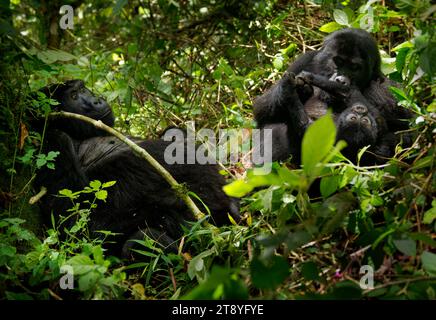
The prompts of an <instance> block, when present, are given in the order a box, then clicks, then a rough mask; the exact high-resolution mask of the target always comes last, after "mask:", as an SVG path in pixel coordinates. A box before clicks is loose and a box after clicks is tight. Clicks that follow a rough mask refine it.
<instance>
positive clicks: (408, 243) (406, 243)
mask: <svg viewBox="0 0 436 320" xmlns="http://www.w3.org/2000/svg"><path fill="white" fill-rule="evenodd" d="M393 242H394V245H395V247H397V249H398V250H400V251H401V252H402V253H404V254H405V255H407V256H412V257H414V256H416V241H414V240H412V239H399V240H393Z"/></svg>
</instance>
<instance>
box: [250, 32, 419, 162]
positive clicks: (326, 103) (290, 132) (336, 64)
mask: <svg viewBox="0 0 436 320" xmlns="http://www.w3.org/2000/svg"><path fill="white" fill-rule="evenodd" d="M380 63H381V58H380V54H379V51H378V48H377V43H376V42H375V41H374V39H373V38H372V37H371V35H370V34H369V33H367V32H366V31H364V30H359V29H343V30H339V31H336V32H334V33H332V34H331V35H329V36H328V37H326V39H325V41H324V44H323V46H322V48H321V49H320V50H317V51H311V52H308V53H306V54H304V55H302V56H301V57H299V58H298V59H297V60H296V61H295V62H294V63H293V64H291V65H290V66H289V68H288V69H287V71H286V72H285V74H284V75H283V77H282V79H280V80H279V81H278V82H277V83H276V84H274V85H273V86H272V87H271V88H270V89H269V90H267V91H266V92H265V93H264V94H263V95H261V96H260V97H258V98H257V99H256V100H255V101H254V106H253V107H254V118H255V120H256V122H257V126H258V127H259V128H260V129H271V130H272V138H273V142H272V143H273V145H272V150H273V155H272V158H273V159H272V160H273V161H276V160H285V159H287V158H289V156H291V155H292V157H293V161H294V162H296V163H299V162H300V157H301V154H300V150H301V148H300V147H301V141H302V137H303V135H304V132H305V130H306V128H307V127H308V125H310V123H311V122H312V121H313V120H316V119H317V118H318V117H319V116H320V115H322V114H323V113H325V112H326V110H327V107H332V108H333V113H334V114H335V115H339V114H340V113H341V112H343V111H344V110H346V109H347V108H348V107H351V106H352V103H351V102H350V101H349V100H348V99H347V98H346V97H345V98H344V96H343V94H342V93H343V92H342V89H341V86H340V85H341V84H342V85H345V84H346V85H348V86H349V87H350V88H353V89H352V92H354V93H356V94H357V93H358V95H357V96H359V99H358V100H360V104H361V105H364V106H365V108H366V109H368V110H371V113H378V114H379V116H380V118H383V121H384V122H385V125H386V130H387V131H386V132H389V133H390V135H389V137H390V138H392V135H391V134H393V133H394V132H395V131H398V130H404V129H407V128H408V121H404V119H410V118H411V117H412V114H411V112H410V111H409V110H407V109H405V108H403V107H400V106H398V105H397V103H396V101H395V99H394V97H393V96H392V94H391V93H390V92H389V87H390V86H392V85H395V83H393V82H391V81H390V80H388V79H387V78H386V77H385V76H383V74H382V73H381V70H380ZM308 74H310V75H312V80H313V78H314V79H315V80H321V81H320V82H318V85H317V84H316V83H313V82H312V83H310V81H309V82H308V81H299V80H300V79H301V78H303V80H304V78H306V76H307V75H308ZM295 77H296V78H295ZM341 82H342V83H341ZM335 83H337V85H336V84H335ZM319 84H321V85H322V86H323V87H322V88H321V87H320V86H319ZM326 91H327V92H326ZM348 92H349V91H348ZM365 121H366V120H365ZM337 127H338V131H339V135H338V138H339V137H340V136H341V134H340V133H341V132H340V131H341V126H338V122H337ZM362 132H365V131H362ZM362 132H360V133H362ZM386 132H384V131H381V132H380V134H384V133H386ZM354 134H356V135H358V134H359V133H357V132H356V133H353V132H350V131H347V137H348V138H349V140H353V138H355V137H353V135H354ZM350 135H351V136H350ZM359 140H360V141H361V142H363V145H365V144H371V143H374V141H373V139H371V137H370V136H369V135H368V136H367V137H365V136H363V137H360V138H359ZM396 140H397V141H399V140H400V139H396ZM262 143H267V142H262ZM359 144H360V143H359ZM385 146H386V145H383V146H380V147H381V148H378V146H376V145H373V149H374V150H377V149H380V150H384V151H385V152H384V154H382V155H380V156H381V157H380V158H385V157H386V155H392V152H393V151H394V147H395V143H394V142H390V143H389V147H388V149H389V150H386V148H385ZM261 148H263V147H262V146H261ZM352 149H353V148H350V147H348V154H349V157H350V158H351V160H353V161H354V160H355V159H354V158H355V156H356V153H357V151H356V150H355V148H354V150H352Z"/></svg>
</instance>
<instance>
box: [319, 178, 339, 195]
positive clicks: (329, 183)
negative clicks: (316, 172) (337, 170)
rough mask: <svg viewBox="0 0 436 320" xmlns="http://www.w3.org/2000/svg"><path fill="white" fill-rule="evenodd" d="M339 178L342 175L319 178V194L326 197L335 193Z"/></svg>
mask: <svg viewBox="0 0 436 320" xmlns="http://www.w3.org/2000/svg"><path fill="white" fill-rule="evenodd" d="M341 178H342V177H340V176H337V175H333V176H327V177H323V178H321V183H320V190H321V195H322V196H323V197H324V198H327V197H328V196H330V195H332V194H333V193H335V192H336V190H338V188H339V183H340V181H341Z"/></svg>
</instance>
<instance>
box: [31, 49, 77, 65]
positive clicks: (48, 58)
mask: <svg viewBox="0 0 436 320" xmlns="http://www.w3.org/2000/svg"><path fill="white" fill-rule="evenodd" d="M36 56H37V57H38V58H39V59H40V60H42V61H43V62H44V63H46V64H52V63H54V62H56V61H69V60H74V59H77V57H76V56H74V55H72V54H71V53H68V52H65V51H62V50H45V51H39V52H38V53H37V54H36Z"/></svg>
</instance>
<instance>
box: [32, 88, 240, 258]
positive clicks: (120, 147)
mask: <svg viewBox="0 0 436 320" xmlns="http://www.w3.org/2000/svg"><path fill="white" fill-rule="evenodd" d="M42 91H43V92H45V93H46V95H47V96H50V97H52V98H53V99H56V100H57V101H59V102H60V104H59V105H58V106H57V110H58V111H69V112H73V113H77V114H81V115H85V116H88V117H91V118H93V119H95V120H101V121H102V122H103V123H105V124H106V125H108V126H113V124H114V116H113V113H112V110H111V108H110V106H109V105H108V104H107V103H106V102H105V101H104V100H103V99H101V98H98V97H96V96H95V95H94V94H93V93H92V92H91V91H89V90H88V89H87V88H86V87H85V86H84V84H83V82H82V81H80V80H72V81H67V82H66V83H65V84H57V85H53V86H50V87H48V88H44V89H43V90H42ZM46 133H47V134H46V139H45V141H44V148H45V152H48V151H51V150H54V151H60V154H59V156H58V157H57V158H56V163H55V169H54V170H51V169H49V168H47V167H44V168H43V169H41V171H40V172H39V173H38V176H37V179H36V186H37V187H41V186H45V187H47V190H48V195H47V196H45V197H43V198H42V203H41V209H42V212H43V214H44V216H45V217H46V218H47V220H48V221H50V219H49V218H50V215H51V213H52V212H53V214H54V217H55V219H56V220H58V218H59V215H65V214H66V213H67V210H68V209H69V208H71V206H72V205H71V201H70V200H69V199H67V198H63V197H58V196H57V193H58V191H59V190H61V189H70V190H73V191H78V190H83V189H84V188H85V187H86V186H88V185H89V183H90V181H93V180H99V181H101V182H107V181H116V183H115V185H113V186H112V187H110V188H109V189H108V197H107V199H106V201H105V202H100V203H98V206H97V208H95V209H93V210H92V212H91V215H90V217H89V222H88V228H89V230H90V232H91V234H92V235H98V234H99V233H98V231H99V230H108V231H112V232H114V233H119V234H120V235H118V236H117V237H116V243H114V244H113V245H110V246H108V248H109V249H110V250H111V253H112V254H115V255H118V256H129V255H130V252H129V250H128V249H129V248H130V247H131V243H130V242H128V240H130V239H143V237H144V233H145V234H147V235H148V236H150V237H152V238H154V239H155V240H156V241H157V242H158V243H161V244H162V245H163V246H164V247H169V248H170V249H171V250H177V245H176V242H175V240H176V239H177V238H179V237H180V236H181V235H182V234H183V233H182V228H181V226H182V225H183V224H185V221H195V218H194V217H193V215H192V213H191V212H190V210H189V209H188V207H187V206H186V204H185V203H184V202H183V201H181V200H180V199H179V198H178V197H177V195H176V194H175V192H174V190H172V189H171V187H170V185H169V184H168V183H167V182H166V181H165V180H164V179H163V178H162V176H161V175H160V174H159V173H158V172H156V170H155V169H154V168H153V167H151V166H150V165H149V164H148V163H147V161H145V160H144V159H142V158H140V157H138V156H136V155H135V154H134V153H133V152H132V150H131V149H130V148H129V147H128V146H127V145H126V144H124V143H123V142H121V141H120V140H118V139H116V138H114V137H112V136H107V134H106V133H105V132H104V131H102V130H100V129H97V128H95V127H94V126H93V125H91V124H89V123H86V122H84V121H80V120H76V119H70V118H56V119H52V120H50V121H49V123H48V127H47V131H46ZM131 139H132V140H133V141H134V142H135V143H137V144H138V145H139V146H141V147H142V148H144V149H145V150H147V151H148V152H149V153H150V154H151V155H152V156H153V157H154V158H155V159H156V160H157V161H158V162H159V163H160V164H161V165H162V166H164V167H165V169H167V170H168V171H169V172H170V173H171V175H172V176H173V177H174V178H175V179H176V180H177V181H178V182H179V183H185V184H186V186H187V188H188V189H189V190H190V191H192V192H194V193H195V194H196V195H198V196H199V198H200V199H201V200H202V201H203V202H204V203H205V205H206V206H207V207H208V208H209V210H210V212H211V216H212V222H215V223H216V224H218V225H221V224H225V223H228V222H229V219H228V214H229V215H231V216H232V217H233V218H234V219H235V220H236V221H238V220H239V209H238V206H239V205H238V202H237V200H236V199H233V198H230V197H228V196H227V195H226V194H225V193H224V192H223V190H222V187H223V186H224V185H225V183H226V182H225V179H224V178H223V176H221V175H220V174H219V172H218V170H219V169H218V168H217V166H216V165H213V164H204V165H203V164H198V163H194V164H168V163H166V161H165V157H164V153H165V150H166V149H167V147H168V146H169V145H170V144H171V143H172V142H166V141H163V140H160V139H158V140H142V139H136V138H131ZM181 143H184V142H181ZM185 147H186V146H185ZM185 150H186V148H185ZM89 196H90V197H91V195H89ZM87 200H92V199H87ZM80 201H81V202H83V199H80ZM195 201H196V200H195ZM196 204H197V205H198V206H199V208H200V210H201V209H202V208H203V207H202V204H201V202H199V201H196ZM70 220H71V219H70ZM58 221H59V220H58ZM73 223H74V221H69V222H68V223H66V224H64V225H63V226H62V227H61V228H60V229H64V228H66V229H67V230H68V229H70V228H71V226H72V224H73Z"/></svg>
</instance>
